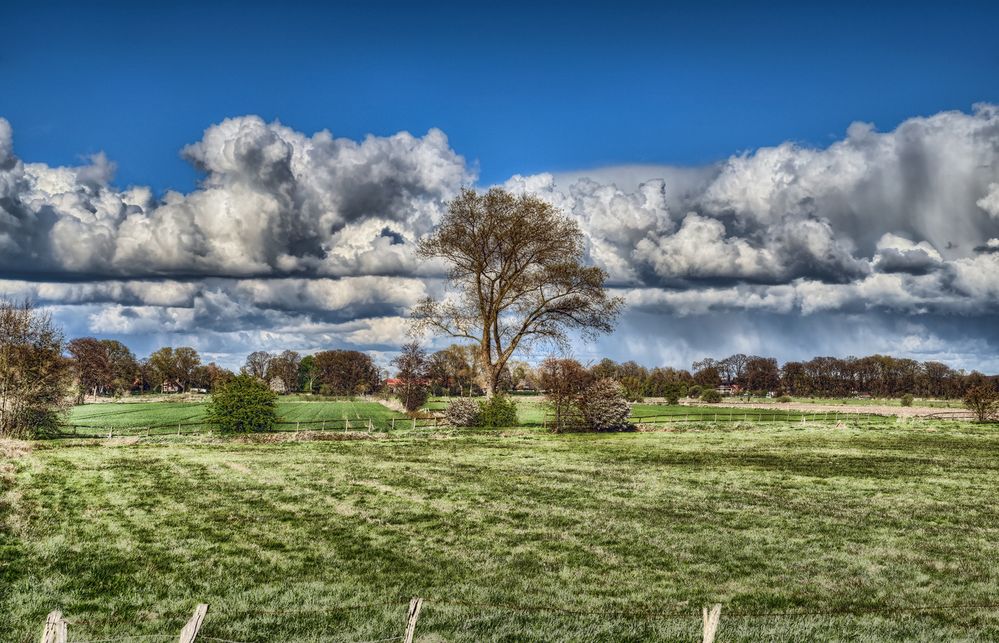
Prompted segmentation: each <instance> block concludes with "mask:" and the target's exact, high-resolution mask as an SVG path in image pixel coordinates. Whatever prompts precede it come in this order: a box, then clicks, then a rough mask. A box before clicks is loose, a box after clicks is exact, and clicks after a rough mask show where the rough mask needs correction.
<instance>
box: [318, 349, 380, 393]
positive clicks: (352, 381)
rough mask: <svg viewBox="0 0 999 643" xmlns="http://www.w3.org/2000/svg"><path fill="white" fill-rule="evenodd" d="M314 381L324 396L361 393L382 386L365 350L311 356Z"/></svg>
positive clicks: (324, 352)
mask: <svg viewBox="0 0 999 643" xmlns="http://www.w3.org/2000/svg"><path fill="white" fill-rule="evenodd" d="M313 360H314V364H315V369H316V382H317V383H318V385H319V392H320V393H322V394H323V395H364V394H366V393H372V392H374V391H377V390H378V389H379V388H380V387H381V381H382V378H381V373H379V371H378V367H377V366H375V363H374V361H373V360H372V359H371V356H369V355H368V354H366V353H362V352H360V351H349V350H331V351H322V352H319V353H316V354H315V355H314V356H313Z"/></svg>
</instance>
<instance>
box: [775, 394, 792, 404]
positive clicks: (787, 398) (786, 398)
mask: <svg viewBox="0 0 999 643" xmlns="http://www.w3.org/2000/svg"><path fill="white" fill-rule="evenodd" d="M777 401H778V402H780V403H781V404H790V403H791V396H790V395H781V396H780V397H778V398H777Z"/></svg>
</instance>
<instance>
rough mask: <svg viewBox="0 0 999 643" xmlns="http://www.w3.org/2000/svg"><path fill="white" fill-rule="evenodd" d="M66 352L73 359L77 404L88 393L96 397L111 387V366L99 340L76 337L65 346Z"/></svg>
mask: <svg viewBox="0 0 999 643" xmlns="http://www.w3.org/2000/svg"><path fill="white" fill-rule="evenodd" d="M66 352H68V353H69V354H70V357H72V359H73V370H74V371H75V373H76V381H77V386H78V391H79V395H78V397H77V403H82V402H83V397H84V396H85V395H87V394H88V393H89V394H90V395H92V396H94V397H96V396H97V395H98V394H100V393H101V392H103V391H104V390H106V389H107V388H108V387H109V386H110V385H111V364H110V363H109V360H108V354H107V351H106V350H105V348H104V345H103V344H101V342H100V340H99V339H97V338H95V337H77V338H76V339H72V340H70V341H69V342H68V343H67V344H66Z"/></svg>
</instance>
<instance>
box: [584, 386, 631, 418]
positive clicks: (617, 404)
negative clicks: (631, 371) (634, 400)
mask: <svg viewBox="0 0 999 643" xmlns="http://www.w3.org/2000/svg"><path fill="white" fill-rule="evenodd" d="M577 404H578V405H579V409H580V411H581V412H582V415H583V418H584V419H585V420H586V424H587V426H589V428H590V430H592V431H621V430H623V429H626V428H628V427H629V426H630V425H629V423H628V416H629V415H631V405H630V404H628V400H627V399H625V390H624V387H622V386H621V385H620V384H618V383H617V382H615V381H614V380H612V379H610V378H606V377H605V378H603V379H599V380H597V381H596V382H594V383H593V384H590V385H589V386H588V387H587V388H586V391H584V392H583V395H581V396H580V398H579V400H578V402H577Z"/></svg>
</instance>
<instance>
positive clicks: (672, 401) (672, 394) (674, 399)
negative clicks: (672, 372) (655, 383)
mask: <svg viewBox="0 0 999 643" xmlns="http://www.w3.org/2000/svg"><path fill="white" fill-rule="evenodd" d="M682 394H683V391H682V389H681V388H680V385H679V384H678V383H676V382H672V383H670V384H667V385H666V390H664V391H663V397H664V398H666V403H667V404H669V405H670V406H676V405H677V404H679V403H680V395H682Z"/></svg>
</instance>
